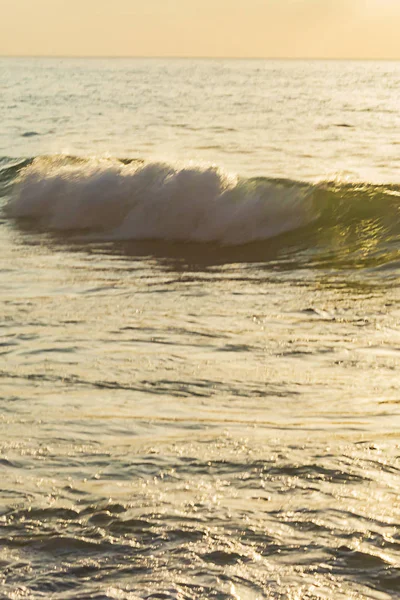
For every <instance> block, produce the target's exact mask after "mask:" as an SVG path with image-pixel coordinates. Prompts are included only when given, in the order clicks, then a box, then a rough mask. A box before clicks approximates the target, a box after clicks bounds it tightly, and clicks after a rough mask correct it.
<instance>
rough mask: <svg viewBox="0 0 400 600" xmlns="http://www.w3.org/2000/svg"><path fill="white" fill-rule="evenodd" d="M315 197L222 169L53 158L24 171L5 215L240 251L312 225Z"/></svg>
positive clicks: (56, 226)
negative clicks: (239, 247) (240, 246)
mask: <svg viewBox="0 0 400 600" xmlns="http://www.w3.org/2000/svg"><path fill="white" fill-rule="evenodd" d="M311 192H312V187H311V186H307V185H300V186H299V185H298V184H295V183H293V184H287V183H277V182H274V181H271V180H267V179H248V180H243V179H238V178H237V177H232V176H229V175H227V174H225V173H223V172H222V171H221V170H220V169H218V168H216V167H199V166H191V165H189V166H184V167H176V166H173V165H169V164H163V163H152V164H146V165H143V164H140V163H139V164H138V163H137V162H131V163H128V164H126V161H124V162H121V161H109V160H103V161H94V160H91V161H90V160H89V161H79V160H77V159H72V160H65V159H57V158H55V159H54V158H49V159H36V160H34V161H33V162H32V163H31V164H29V165H28V166H25V167H24V168H23V169H22V171H21V173H20V176H19V179H18V182H17V184H16V187H15V189H14V191H13V193H12V196H11V199H10V201H9V202H8V204H7V207H6V212H7V214H8V215H9V216H12V217H17V218H21V217H24V218H30V219H35V220H36V221H37V222H38V223H39V224H40V225H41V226H42V227H44V228H46V229H50V230H56V231H60V230H64V231H67V230H75V231H76V230H90V231H92V232H98V233H101V234H102V236H103V237H105V238H107V239H129V240H148V239H157V240H172V241H191V242H218V243H220V244H226V245H237V244H244V243H248V242H253V241H256V240H263V239H267V238H270V237H272V236H276V235H278V234H280V233H283V232H285V231H290V230H292V229H295V228H298V227H300V226H302V225H305V224H307V223H308V222H309V221H310V219H311V218H312V215H311V213H310V203H309V199H310V194H311Z"/></svg>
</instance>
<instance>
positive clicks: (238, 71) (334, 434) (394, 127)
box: [0, 59, 400, 600]
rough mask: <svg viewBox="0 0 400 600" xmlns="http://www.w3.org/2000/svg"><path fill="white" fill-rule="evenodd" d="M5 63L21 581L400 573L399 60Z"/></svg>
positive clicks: (303, 584) (7, 507) (115, 594)
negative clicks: (388, 61) (386, 61)
mask: <svg viewBox="0 0 400 600" xmlns="http://www.w3.org/2000/svg"><path fill="white" fill-rule="evenodd" d="M0 81H1V90H0V93H1V102H0V122H1V123H2V127H1V128H0V244H1V254H0V257H1V258H0V306H1V310H0V315H1V326H2V327H1V338H0V356H1V358H0V427H1V432H0V450H1V454H0V470H1V471H0V473H1V485H0V597H1V598H5V599H16V598H34V599H36V598H54V599H60V600H61V599H62V600H64V599H66V600H68V599H71V600H72V599H74V600H85V599H89V598H90V599H97V600H100V599H101V600H103V599H117V598H118V599H127V600H128V599H129V600H131V599H139V598H141V599H156V598H164V599H174V600H183V599H187V600H194V599H204V598H207V599H208V598H216V599H221V600H223V599H227V600H228V599H232V600H233V599H236V600H239V599H240V600H257V599H259V600H260V599H263V598H266V599H279V600H283V599H285V600H286V599H287V600H295V599H298V600H300V599H301V600H303V599H315V600H317V599H318V600H320V599H322V598H325V599H332V598H333V599H343V600H345V599H346V600H347V599H349V598H351V599H357V600H360V599H367V598H374V599H376V600H389V599H392V598H397V597H400V564H399V561H400V553H399V548H400V533H399V524H400V504H399V474H400V473H399V469H400V463H399V425H400V410H399V406H400V404H399V403H400V397H399V383H400V381H399V375H398V373H399V367H400V329H399V325H400V302H399V300H400V291H399V271H400V155H399V132H400V116H399V110H398V93H397V90H398V89H400V63H398V62H390V63H385V62H345V61H340V62H323V61H315V62H305V61H262V60H246V61H239V60H155V59H118V60H106V59H101V60H100V59H98V60H97V59H96V60H94V59H93V60H87V59H79V60H78V59H74V60H73V59H0Z"/></svg>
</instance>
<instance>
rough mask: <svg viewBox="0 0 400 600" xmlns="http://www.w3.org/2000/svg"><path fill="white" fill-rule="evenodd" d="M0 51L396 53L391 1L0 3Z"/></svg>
mask: <svg viewBox="0 0 400 600" xmlns="http://www.w3.org/2000/svg"><path fill="white" fill-rule="evenodd" d="M0 13H1V21H0V55H3V56H4V55H5V56H8V55H17V56H18V55H22V56H31V55H32V56H179V57H195V56H204V57H246V58H248V57H266V58H377V59H386V58H387V59H400V35H399V29H400V0H0Z"/></svg>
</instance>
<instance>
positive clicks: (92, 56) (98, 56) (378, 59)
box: [0, 54, 400, 62]
mask: <svg viewBox="0 0 400 600" xmlns="http://www.w3.org/2000/svg"><path fill="white" fill-rule="evenodd" d="M0 58H46V59H61V58H62V59H63V58H68V59H73V58H76V59H111V60H118V59H154V60H162V59H165V60H268V61H273V60H278V61H279V60H282V61H290V60H293V61H304V60H307V61H357V62H360V61H365V62H368V61H369V62H372V61H374V62H399V61H400V56H399V57H398V58H395V57H373V56H371V57H354V56H353V57H350V56H349V57H334V56H201V55H195V56H179V55H168V56H148V55H145V54H120V55H119V54H118V55H109V54H0Z"/></svg>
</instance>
